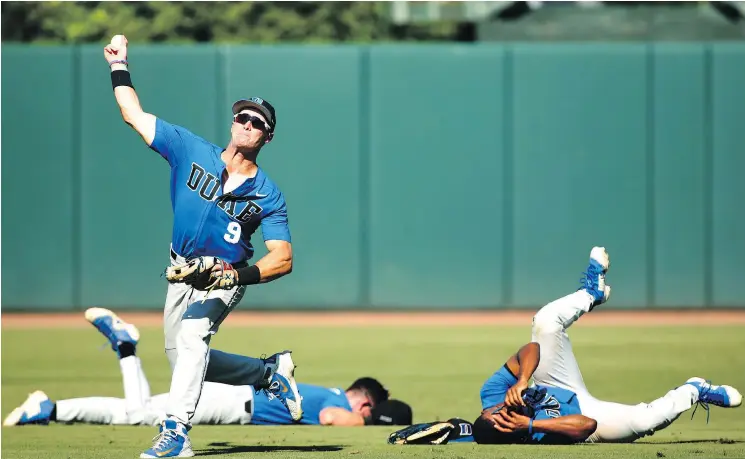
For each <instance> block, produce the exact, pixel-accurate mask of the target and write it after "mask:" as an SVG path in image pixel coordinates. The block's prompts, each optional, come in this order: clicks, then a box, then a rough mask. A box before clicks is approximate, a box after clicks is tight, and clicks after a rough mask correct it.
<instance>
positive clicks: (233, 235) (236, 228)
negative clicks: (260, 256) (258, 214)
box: [223, 222, 241, 244]
mask: <svg viewBox="0 0 745 459" xmlns="http://www.w3.org/2000/svg"><path fill="white" fill-rule="evenodd" d="M240 238H241V225H239V224H238V223H236V222H230V223H228V232H227V233H225V236H223V239H225V240H226V241H228V242H230V243H231V244H235V243H236V242H238V241H239V240H240Z"/></svg>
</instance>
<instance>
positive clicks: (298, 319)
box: [0, 309, 745, 329]
mask: <svg viewBox="0 0 745 459" xmlns="http://www.w3.org/2000/svg"><path fill="white" fill-rule="evenodd" d="M534 313H535V311H446V312H443V311H407V312H360V311H331V312H315V311H301V312H266V311H240V310H239V311H233V312H232V313H231V314H230V316H228V318H227V320H226V321H225V323H224V324H223V326H222V328H225V327H259V326H261V327H266V326H283V327H359V326H407V327H410V326H417V325H421V326H476V325H493V326H500V325H510V326H514V325H518V326H526V325H529V324H530V323H531V320H532V317H533V314H534ZM117 314H119V316H120V317H121V318H122V319H124V320H126V321H128V322H131V323H134V324H136V325H137V326H138V327H159V326H161V325H162V321H163V314H162V313H160V312H126V311H125V312H121V313H119V312H117ZM0 322H2V328H3V329H20V328H74V327H88V326H89V325H88V323H87V322H86V321H85V319H84V318H83V313H82V312H75V313H41V314H39V313H7V314H6V313H3V314H2V315H0ZM582 324H583V326H616V325H623V326H655V327H657V326H665V325H671V326H681V325H689V326H690V325H708V326H712V325H743V326H745V310H706V309H704V310H701V309H699V310H669V311H668V310H666V311H659V310H655V311H644V310H640V311H602V310H596V311H593V312H592V313H590V314H586V315H585V316H584V317H583V318H582Z"/></svg>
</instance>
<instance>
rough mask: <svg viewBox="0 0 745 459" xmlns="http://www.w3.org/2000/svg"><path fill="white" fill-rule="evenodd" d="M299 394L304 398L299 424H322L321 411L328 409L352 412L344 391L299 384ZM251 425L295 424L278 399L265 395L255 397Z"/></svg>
mask: <svg viewBox="0 0 745 459" xmlns="http://www.w3.org/2000/svg"><path fill="white" fill-rule="evenodd" d="M297 388H298V392H300V396H301V397H302V398H303V418H302V419H301V420H300V422H299V424H312V425H317V424H320V423H321V421H320V420H319V416H320V414H321V410H323V409H324V408H328V407H337V408H344V409H345V410H348V411H352V407H351V406H350V405H349V400H347V394H346V393H345V391H344V390H343V389H337V388H327V387H321V386H313V385H311V384H302V383H300V384H298V385H297ZM251 424H294V422H293V421H292V418H291V417H290V413H289V411H287V408H285V406H284V405H282V402H280V401H279V399H277V398H276V397H272V398H271V399H270V398H269V397H267V396H266V395H264V394H259V395H257V396H256V397H254V414H253V417H252V418H251Z"/></svg>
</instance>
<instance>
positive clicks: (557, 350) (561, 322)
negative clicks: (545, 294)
mask: <svg viewBox="0 0 745 459" xmlns="http://www.w3.org/2000/svg"><path fill="white" fill-rule="evenodd" d="M593 300H594V299H593V297H592V296H591V295H590V294H589V293H587V292H585V291H584V290H579V291H576V292H574V293H572V294H570V295H567V296H565V297H563V298H559V299H558V300H555V301H553V302H551V303H549V304H547V305H546V306H544V307H543V308H541V309H540V310H539V311H538V312H537V313H536V315H535V316H534V317H533V337H532V341H533V342H537V343H538V344H540V346H541V360H540V362H539V364H538V368H536V371H535V373H533V380H534V381H535V383H536V384H542V385H546V386H554V387H561V388H563V389H568V390H571V391H573V392H575V393H580V392H587V387H585V381H584V380H583V379H582V373H581V372H580V370H579V365H578V364H577V359H576V358H575V357H574V352H573V351H572V343H571V342H570V341H569V335H567V333H566V329H567V328H569V327H570V326H571V325H572V324H573V323H574V322H575V321H576V320H577V319H579V318H580V316H582V314H584V313H586V312H587V311H589V310H590V306H591V305H592V302H593Z"/></svg>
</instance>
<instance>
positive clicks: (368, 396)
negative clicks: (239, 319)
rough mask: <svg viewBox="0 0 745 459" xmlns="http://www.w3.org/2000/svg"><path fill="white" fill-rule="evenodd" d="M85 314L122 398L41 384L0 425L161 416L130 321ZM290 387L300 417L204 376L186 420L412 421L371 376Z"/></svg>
mask: <svg viewBox="0 0 745 459" xmlns="http://www.w3.org/2000/svg"><path fill="white" fill-rule="evenodd" d="M85 317H86V319H87V320H88V321H89V322H91V324H93V325H94V326H95V327H96V328H97V329H98V330H99V331H100V332H101V333H102V334H103V335H104V336H105V337H106V338H107V339H108V340H109V342H110V344H111V348H112V349H113V350H114V351H115V353H116V356H117V357H118V360H119V368H120V371H121V374H122V382H123V386H124V398H114V397H83V398H76V399H69V400H58V401H56V402H55V401H52V400H50V399H49V397H47V395H46V394H45V393H44V392H42V391H36V392H34V393H32V394H31V395H30V396H29V397H28V398H27V399H26V401H25V402H24V403H23V404H22V405H21V406H19V407H18V408H16V409H15V410H13V411H12V412H11V413H10V414H9V415H8V416H7V417H6V419H5V422H4V425H6V426H17V425H26V424H49V423H50V422H63V423H74V422H80V423H89V424H110V425H158V424H159V423H160V422H161V421H162V419H163V418H164V417H165V415H166V403H167V401H168V397H169V394H167V393H165V394H158V395H153V396H151V395H150V385H149V383H148V380H147V378H146V376H145V372H144V370H143V369H142V364H141V362H140V359H139V357H138V356H137V352H136V351H137V345H138V341H139V337H140V333H139V331H138V330H137V328H136V327H135V326H134V325H132V324H129V323H126V322H124V321H123V320H122V319H120V318H119V317H118V316H117V315H116V314H114V313H113V312H111V311H109V310H106V309H103V308H91V309H89V310H87V311H86V314H85ZM212 352H213V353H214V357H215V358H216V360H220V359H221V358H224V356H223V355H222V354H223V353H221V351H217V350H213V351H212ZM231 358H232V359H248V357H244V356H239V355H231ZM208 371H209V370H208ZM233 376H234V378H235V381H234V382H236V383H238V382H240V380H241V379H242V376H241V375H240V374H237V373H236V374H234V375H233ZM279 390H283V389H282V388H280V389H279ZM298 390H299V392H300V395H301V396H302V397H303V405H304V406H305V409H304V412H305V413H304V416H303V418H302V419H301V420H300V421H294V420H293V419H292V417H291V414H290V413H289V412H288V411H287V409H286V407H285V406H284V405H283V404H282V402H281V401H280V400H279V399H277V398H276V397H273V396H272V395H271V393H270V394H267V393H265V392H261V391H258V393H257V391H256V388H254V387H253V386H250V385H240V384H234V385H228V384H222V383H217V382H206V383H204V387H203V389H202V395H201V397H200V399H199V403H198V404H197V408H196V412H195V414H194V418H193V422H194V423H195V424H218V425H228V424H266V425H292V424H308V425H330V426H365V425H378V424H382V425H408V424H411V422H412V411H411V407H409V405H407V404H406V403H404V402H402V401H399V400H393V399H390V394H389V392H388V390H387V389H386V388H385V387H384V386H383V385H382V384H381V383H380V382H379V381H378V380H377V379H375V378H370V377H363V378H358V379H357V380H356V381H354V382H353V383H352V384H351V385H350V386H349V387H347V389H346V390H344V389H341V388H336V387H322V386H317V385H313V384H303V383H300V384H298Z"/></svg>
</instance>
